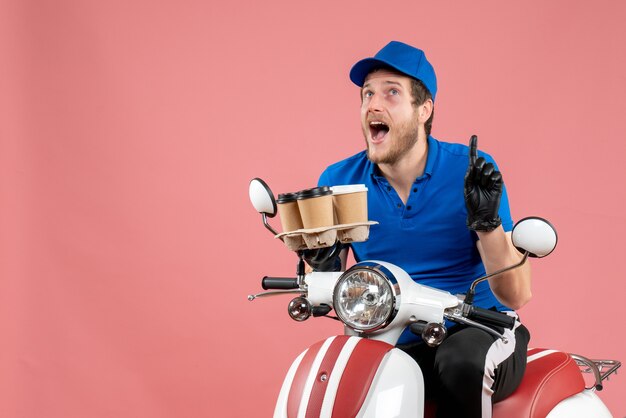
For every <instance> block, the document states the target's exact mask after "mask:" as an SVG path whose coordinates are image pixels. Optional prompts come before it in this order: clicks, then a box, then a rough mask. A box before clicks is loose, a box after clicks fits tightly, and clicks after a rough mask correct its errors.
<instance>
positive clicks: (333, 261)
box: [304, 241, 345, 271]
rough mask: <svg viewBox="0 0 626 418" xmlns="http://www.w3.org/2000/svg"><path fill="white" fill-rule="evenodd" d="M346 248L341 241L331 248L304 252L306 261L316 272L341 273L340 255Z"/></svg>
mask: <svg viewBox="0 0 626 418" xmlns="http://www.w3.org/2000/svg"><path fill="white" fill-rule="evenodd" d="M344 248H345V246H344V245H343V244H341V243H340V242H339V241H337V242H335V244H334V245H332V246H331V247H326V248H318V249H315V250H304V261H306V262H307V264H308V265H309V266H311V267H312V268H313V270H314V271H341V259H340V258H339V253H341V250H343V249H344Z"/></svg>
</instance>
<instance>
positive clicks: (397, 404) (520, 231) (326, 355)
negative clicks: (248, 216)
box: [248, 178, 621, 418]
mask: <svg viewBox="0 0 626 418" xmlns="http://www.w3.org/2000/svg"><path fill="white" fill-rule="evenodd" d="M249 194H250V200H251V202H252V205H253V206H254V208H255V209H256V210H257V212H259V213H260V214H261V215H262V220H263V224H264V226H265V227H266V228H267V229H268V230H269V231H270V232H272V234H273V235H274V236H276V237H278V238H281V239H283V240H284V237H285V235H284V234H278V233H277V232H276V231H275V230H274V228H273V227H272V226H271V225H270V224H269V221H268V218H272V217H274V216H275V215H276V213H277V205H276V200H275V198H274V195H273V193H272V192H271V190H270V188H269V187H268V185H267V184H266V183H265V182H264V181H263V180H261V179H258V178H255V179H253V180H252V181H251V182H250V189H249ZM512 240H513V244H514V245H515V247H516V248H517V249H518V250H519V251H520V252H521V253H522V254H523V258H522V260H521V261H520V262H519V263H517V264H515V265H512V266H509V267H506V268H504V269H502V270H500V271H497V272H494V273H492V274H489V275H486V276H484V277H481V278H478V279H476V280H475V281H474V282H473V283H472V285H471V286H470V288H469V289H468V292H467V293H466V294H465V295H452V294H450V293H448V292H445V291H441V290H438V289H434V288H430V287H427V286H423V285H420V284H418V283H416V282H414V281H413V280H412V279H411V277H410V276H409V275H408V274H407V273H406V272H405V271H404V270H402V269H401V268H400V267H398V266H395V265H393V264H391V263H388V262H385V261H377V260H372V261H362V262H358V263H356V264H355V265H353V266H352V267H350V268H349V269H347V270H346V271H345V272H316V271H314V272H310V273H306V272H305V261H304V251H303V250H297V251H296V253H297V255H298V258H299V261H298V265H297V271H296V276H295V277H292V278H281V277H267V276H266V277H264V278H263V279H262V287H263V289H264V290H266V292H262V293H258V294H253V295H249V296H248V299H249V300H250V301H252V300H255V299H257V298H260V297H268V296H274V295H284V294H295V295H296V297H295V298H293V299H292V300H291V301H290V302H289V305H288V313H289V315H290V317H291V318H292V319H294V320H296V321H304V320H307V319H308V318H310V317H327V318H333V319H338V320H340V321H341V322H343V324H344V335H337V336H331V337H329V338H327V339H325V340H322V341H319V342H317V343H315V344H313V345H311V346H310V347H309V348H308V349H306V350H305V351H303V352H302V353H301V354H300V355H299V356H298V357H297V358H296V359H295V360H294V361H293V363H292V365H291V367H290V368H289V371H288V372H287V375H286V377H285V379H284V382H283V385H282V388H281V390H280V393H279V395H278V400H277V402H276V407H275V410H274V417H275V418H287V417H290V418H292V417H293V418H295V417H359V418H372V417H376V418H387V417H389V418H391V417H432V416H434V410H435V408H436V406H434V405H433V404H431V403H429V402H427V401H426V400H425V397H424V385H423V377H422V372H421V370H420V368H419V366H418V365H417V363H416V362H415V361H414V360H413V359H412V358H411V357H410V356H409V355H408V354H406V353H405V352H403V351H401V350H400V349H398V348H395V344H396V342H397V341H398V338H399V337H400V334H401V333H402V331H403V330H404V329H405V328H406V327H409V328H410V330H411V331H412V332H413V333H415V334H417V335H420V336H421V337H422V339H423V340H424V342H425V343H426V344H428V345H430V346H437V345H439V344H441V342H442V341H443V340H444V339H445V337H446V335H447V328H446V321H451V322H454V323H458V324H465V325H467V326H472V327H476V328H480V329H482V330H484V331H486V332H488V333H490V334H493V335H494V336H495V337H496V338H498V339H500V340H502V342H503V343H507V342H508V339H507V334H508V333H509V330H511V329H512V328H513V325H514V322H515V319H514V318H512V317H511V316H508V315H506V314H505V313H500V312H494V311H491V310H486V309H482V308H479V307H477V306H474V305H473V303H472V302H473V295H474V290H475V288H476V285H477V284H478V283H481V282H483V281H485V280H487V279H489V278H490V277H492V276H495V275H497V274H500V273H502V272H504V271H508V270H512V269H514V268H517V267H519V266H521V265H522V264H524V263H525V262H527V259H528V258H529V257H536V258H541V257H545V256H547V255H549V254H550V253H551V252H552V251H553V250H554V248H555V247H556V244H557V234H556V231H555V229H554V227H553V226H552V225H551V224H550V223H549V222H548V221H546V220H544V219H542V218H538V217H529V218H525V219H522V220H520V221H519V222H518V223H516V225H515V226H514V228H513V231H512ZM329 241H330V240H329ZM332 243H333V242H328V243H324V242H321V243H320V242H319V237H318V242H317V244H320V245H321V246H324V245H331V244H332ZM333 310H334V312H335V314H336V317H332V316H330V315H329V314H330V313H331V311H333ZM502 329H503V330H504V332H500V331H499V330H502ZM620 366H621V363H620V362H619V361H616V360H591V359H588V358H586V357H583V356H580V355H576V354H571V353H565V352H561V351H557V350H550V349H539V348H533V349H529V350H528V358H527V367H526V371H525V374H524V377H523V379H522V382H521V384H520V386H519V387H518V389H517V390H516V391H515V392H514V393H513V394H512V395H510V396H509V397H508V398H506V399H504V400H502V401H500V402H498V403H495V404H494V406H493V417H496V418H498V417H500V418H503V417H506V418H515V417H520V418H521V417H525V418H526V417H533V418H534V417H548V418H561V417H570V418H571V417H574V418H577V417H580V418H583V417H584V418H588V417H597V418H603V417H612V415H611V413H610V412H609V410H608V408H607V407H606V406H605V405H604V403H603V402H602V401H601V400H600V398H599V397H598V395H597V394H596V392H597V391H600V390H602V389H603V386H604V381H606V380H607V379H608V378H609V376H611V375H612V374H616V373H617V370H618V368H619V367H620ZM583 374H588V375H592V379H591V380H592V381H593V383H592V384H591V385H589V386H587V385H586V382H585V378H584V377H583ZM587 380H589V379H587Z"/></svg>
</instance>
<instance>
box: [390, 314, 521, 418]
mask: <svg viewBox="0 0 626 418" xmlns="http://www.w3.org/2000/svg"><path fill="white" fill-rule="evenodd" d="M506 333H507V336H508V337H509V342H508V344H504V343H503V341H502V340H500V339H498V338H496V337H495V336H493V335H491V334H489V333H487V332H485V331H483V330H480V329H478V328H473V327H466V326H462V325H457V326H454V327H452V328H451V329H450V333H449V336H448V337H447V338H446V339H445V340H444V341H443V343H442V344H441V345H440V346H439V347H435V348H432V347H429V346H427V345H426V344H425V343H423V342H420V343H415V344H406V345H398V348H400V349H401V350H403V351H405V352H406V353H408V354H409V355H410V356H411V357H413V358H414V359H415V360H416V361H417V362H418V364H419V365H420V368H421V369H422V373H423V374H424V381H425V386H426V399H432V400H434V401H435V402H436V403H437V418H447V417H456V418H459V417H463V418H473V417H476V418H489V417H491V409H492V407H491V406H492V402H497V401H499V400H502V399H504V398H506V397H507V396H508V395H510V394H511V393H513V391H514V390H515V389H516V388H517V386H518V385H519V383H520V382H521V380H522V377H523V375H524V371H525V370H526V350H527V348H528V341H529V340H530V333H529V332H528V330H527V329H526V327H524V326H523V325H522V324H520V323H519V322H516V326H515V328H514V329H513V330H512V331H509V330H507V331H506Z"/></svg>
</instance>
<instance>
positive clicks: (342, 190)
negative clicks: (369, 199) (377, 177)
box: [330, 184, 367, 195]
mask: <svg viewBox="0 0 626 418" xmlns="http://www.w3.org/2000/svg"><path fill="white" fill-rule="evenodd" d="M330 189H331V190H332V191H333V194H334V195H338V194H347V193H358V192H366V191H367V187H365V185H364V184H346V185H343V186H332V187H331V188H330Z"/></svg>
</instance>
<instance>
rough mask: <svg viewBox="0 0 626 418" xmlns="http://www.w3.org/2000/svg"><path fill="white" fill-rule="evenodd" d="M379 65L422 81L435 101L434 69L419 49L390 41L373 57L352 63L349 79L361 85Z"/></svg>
mask: <svg viewBox="0 0 626 418" xmlns="http://www.w3.org/2000/svg"><path fill="white" fill-rule="evenodd" d="M381 66H386V67H391V68H393V69H394V70H396V71H399V72H401V73H402V74H405V75H408V76H409V77H413V78H416V79H418V80H419V81H421V82H422V83H424V85H425V86H426V88H427V89H428V91H429V92H430V94H431V95H432V96H433V101H435V95H436V94H437V77H436V76H435V69H434V68H433V66H432V65H430V62H428V60H427V59H426V54H424V51H422V50H421V49H418V48H415V47H413V46H411V45H407V44H405V43H402V42H398V41H391V42H389V43H388V44H387V45H385V47H384V48H383V49H381V50H380V51H378V52H377V53H376V55H374V57H372V58H365V59H362V60H361V61H359V62H357V63H356V64H354V66H353V67H352V69H351V70H350V80H352V82H353V83H354V84H356V85H357V86H359V87H363V83H365V78H366V77H367V75H368V74H369V73H370V72H371V71H372V70H374V69H376V68H380V67H381Z"/></svg>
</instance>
